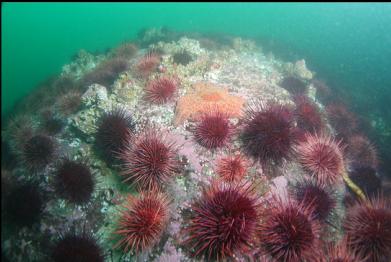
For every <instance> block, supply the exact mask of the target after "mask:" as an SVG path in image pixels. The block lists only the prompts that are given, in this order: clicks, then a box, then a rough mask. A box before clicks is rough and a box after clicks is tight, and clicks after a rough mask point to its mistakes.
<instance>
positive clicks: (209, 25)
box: [2, 3, 391, 115]
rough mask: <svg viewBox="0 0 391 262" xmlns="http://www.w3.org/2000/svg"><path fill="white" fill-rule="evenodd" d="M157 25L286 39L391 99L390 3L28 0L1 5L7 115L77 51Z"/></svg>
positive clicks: (333, 75) (334, 77)
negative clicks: (67, 1) (29, 0)
mask: <svg viewBox="0 0 391 262" xmlns="http://www.w3.org/2000/svg"><path fill="white" fill-rule="evenodd" d="M153 26H168V27H169V28H172V29H174V30H181V31H200V32H220V33H230V34H233V35H239V36H247V37H253V38H256V39H267V41H271V40H272V41H273V42H276V43H283V44H284V47H286V48H289V49H290V50H293V52H295V53H296V54H298V57H304V58H306V60H307V63H308V64H309V65H310V66H312V68H315V69H316V71H318V72H319V75H320V76H323V78H326V79H327V80H329V81H331V82H332V83H331V85H332V84H335V85H336V86H338V88H348V89H349V91H348V92H351V93H352V96H357V94H356V93H357V92H360V93H361V92H363V93H364V94H371V96H372V97H373V96H374V95H375V96H376V97H373V98H374V101H371V106H376V104H378V103H379V102H378V101H387V100H386V98H387V99H388V100H391V99H390V92H389V91H388V92H387V89H389V87H390V86H389V83H391V74H390V73H389V71H388V70H389V68H390V57H391V49H390V48H389V46H391V35H390V34H389V32H390V31H391V5H389V4H275V3H267V4H256V3H253V4H241V3H225V4H206V3H192V4H185V3H168V4H157V3H152V4H143V3H135V4H132V3H129V4H125V3H112V4H108V3H106V4H98V3H96V4H86V3H80V4H78V3H73V4H64V3H58V4H46V3H39V4H30V3H28V4H3V5H2V39H3V42H2V54H3V58H2V76H3V77H2V86H3V89H2V115H3V114H4V113H5V112H8V111H9V110H10V108H11V107H12V105H13V104H14V103H15V101H17V100H18V99H19V98H21V97H22V96H24V95H26V94H27V93H28V92H29V91H30V90H32V89H33V88H34V87H35V86H36V85H37V84H38V83H39V82H40V81H42V80H44V79H45V78H47V77H48V76H49V75H51V74H55V73H58V72H59V71H60V70H61V66H62V65H63V64H65V63H67V62H69V61H70V58H71V56H72V55H74V54H75V53H76V52H77V51H78V50H79V49H81V48H84V49H86V50H88V51H103V50H105V49H106V48H109V47H112V46H114V45H116V44H118V43H119V42H120V41H122V40H124V39H131V38H134V37H136V34H137V32H138V31H139V30H140V29H142V28H145V27H153ZM387 87H388V88H387ZM376 99H378V100H376Z"/></svg>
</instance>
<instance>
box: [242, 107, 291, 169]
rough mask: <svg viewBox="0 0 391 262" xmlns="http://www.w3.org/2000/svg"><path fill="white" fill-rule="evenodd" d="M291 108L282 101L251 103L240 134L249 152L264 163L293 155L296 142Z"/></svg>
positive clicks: (246, 151) (276, 161) (278, 160)
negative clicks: (281, 103) (275, 102)
mask: <svg viewBox="0 0 391 262" xmlns="http://www.w3.org/2000/svg"><path fill="white" fill-rule="evenodd" d="M296 134H297V133H296V130H295V127H294V125H293V113H292V111H291V110H290V109H289V108H288V107H286V106H283V105H279V104H271V105H269V106H264V105H263V104H260V105H259V106H255V107H250V108H249V110H248V111H247V115H246V118H245V123H244V128H243V131H242V132H241V134H240V139H241V141H242V144H243V150H244V152H245V153H246V154H248V155H250V156H252V157H253V158H255V159H257V160H259V161H260V162H263V163H268V162H270V161H273V162H274V163H279V162H280V161H281V160H282V159H287V158H289V157H290V155H291V153H292V151H293V146H294V145H295V144H296Z"/></svg>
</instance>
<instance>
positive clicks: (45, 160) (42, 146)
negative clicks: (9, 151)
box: [22, 134, 57, 171]
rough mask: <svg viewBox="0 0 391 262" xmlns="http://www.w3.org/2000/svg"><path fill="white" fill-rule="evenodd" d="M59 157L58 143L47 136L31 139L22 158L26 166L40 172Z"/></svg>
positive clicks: (25, 146)
mask: <svg viewBox="0 0 391 262" xmlns="http://www.w3.org/2000/svg"><path fill="white" fill-rule="evenodd" d="M56 155H57V143H56V142H55V140H54V139H53V138H52V137H50V136H47V135H43V134H39V135H35V136H33V137H31V138H30V139H29V140H28V141H27V142H26V143H25V145H24V148H23V152H22V157H23V162H24V164H25V166H26V167H27V168H28V169H30V170H32V171H39V170H42V169H43V168H45V167H46V166H47V165H48V164H50V163H51V162H52V161H53V160H54V159H55V157H56Z"/></svg>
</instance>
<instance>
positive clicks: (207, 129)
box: [193, 110, 233, 149]
mask: <svg viewBox="0 0 391 262" xmlns="http://www.w3.org/2000/svg"><path fill="white" fill-rule="evenodd" d="M232 132H233V129H232V126H231V124H230V122H229V119H228V116H227V115H226V114H224V113H222V112H220V111H217V110H212V111H210V112H208V113H205V114H203V115H202V116H201V119H200V121H199V122H198V123H197V124H196V126H195V127H194V128H193V134H194V139H195V140H196V141H197V143H198V144H200V145H201V146H203V147H205V148H208V149H216V148H219V147H223V146H225V145H226V144H227V142H228V141H229V139H230V137H231V135H232Z"/></svg>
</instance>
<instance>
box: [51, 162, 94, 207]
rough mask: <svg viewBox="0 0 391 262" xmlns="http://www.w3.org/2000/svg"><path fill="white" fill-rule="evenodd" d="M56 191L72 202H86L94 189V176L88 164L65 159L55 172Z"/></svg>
mask: <svg viewBox="0 0 391 262" xmlns="http://www.w3.org/2000/svg"><path fill="white" fill-rule="evenodd" d="M54 180H55V189H56V192H57V193H58V194H59V195H60V196H61V197H62V198H65V199H67V200H68V201H69V202H71V203H75V204H83V203H86V202H87V201H88V200H89V199H90V197H91V194H92V192H93V190H94V185H95V181H94V177H93V175H92V173H91V170H90V168H89V167H88V165H87V164H85V163H83V162H78V161H72V160H69V159H64V160H63V161H62V162H61V164H60V165H59V167H58V168H57V170H56V172H55V178H54Z"/></svg>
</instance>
